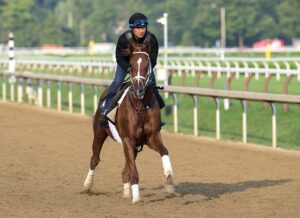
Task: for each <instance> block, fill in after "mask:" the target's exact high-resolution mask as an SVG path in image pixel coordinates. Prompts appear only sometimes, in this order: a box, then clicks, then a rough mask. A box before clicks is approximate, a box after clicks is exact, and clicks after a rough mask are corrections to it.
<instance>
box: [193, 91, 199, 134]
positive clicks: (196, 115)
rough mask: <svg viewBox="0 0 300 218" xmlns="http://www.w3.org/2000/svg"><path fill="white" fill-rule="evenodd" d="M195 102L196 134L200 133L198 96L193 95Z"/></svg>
mask: <svg viewBox="0 0 300 218" xmlns="http://www.w3.org/2000/svg"><path fill="white" fill-rule="evenodd" d="M193 102H194V109H193V110H194V135H195V136H197V135H198V96H197V95H193Z"/></svg>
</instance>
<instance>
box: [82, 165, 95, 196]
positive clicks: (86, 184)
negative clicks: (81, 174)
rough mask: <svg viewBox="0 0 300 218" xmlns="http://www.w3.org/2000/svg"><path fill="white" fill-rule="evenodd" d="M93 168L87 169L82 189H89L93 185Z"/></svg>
mask: <svg viewBox="0 0 300 218" xmlns="http://www.w3.org/2000/svg"><path fill="white" fill-rule="evenodd" d="M94 174H95V170H89V172H88V174H87V176H86V179H85V181H84V184H83V186H84V190H86V191H89V190H90V189H91V188H92V186H93V178H94Z"/></svg>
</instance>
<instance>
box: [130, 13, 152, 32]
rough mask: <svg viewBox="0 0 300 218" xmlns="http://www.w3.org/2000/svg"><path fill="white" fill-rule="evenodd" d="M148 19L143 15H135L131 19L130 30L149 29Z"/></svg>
mask: <svg viewBox="0 0 300 218" xmlns="http://www.w3.org/2000/svg"><path fill="white" fill-rule="evenodd" d="M147 25H148V19H147V17H146V16H145V15H144V14H142V13H134V14H133V15H131V16H130V18H129V28H139V27H147Z"/></svg>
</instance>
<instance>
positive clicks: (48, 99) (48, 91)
mask: <svg viewBox="0 0 300 218" xmlns="http://www.w3.org/2000/svg"><path fill="white" fill-rule="evenodd" d="M50 86H51V82H50V81H49V80H48V81H47V107H48V108H50V107H51V90H50V88H51V87H50Z"/></svg>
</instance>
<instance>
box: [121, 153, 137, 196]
mask: <svg viewBox="0 0 300 218" xmlns="http://www.w3.org/2000/svg"><path fill="white" fill-rule="evenodd" d="M137 154H138V152H137V151H136V150H134V159H136V157H137ZM129 179H130V167H129V165H128V164H127V162H126V163H125V166H124V168H123V171H122V181H123V189H124V190H123V198H130V197H131V194H130V181H129Z"/></svg>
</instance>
